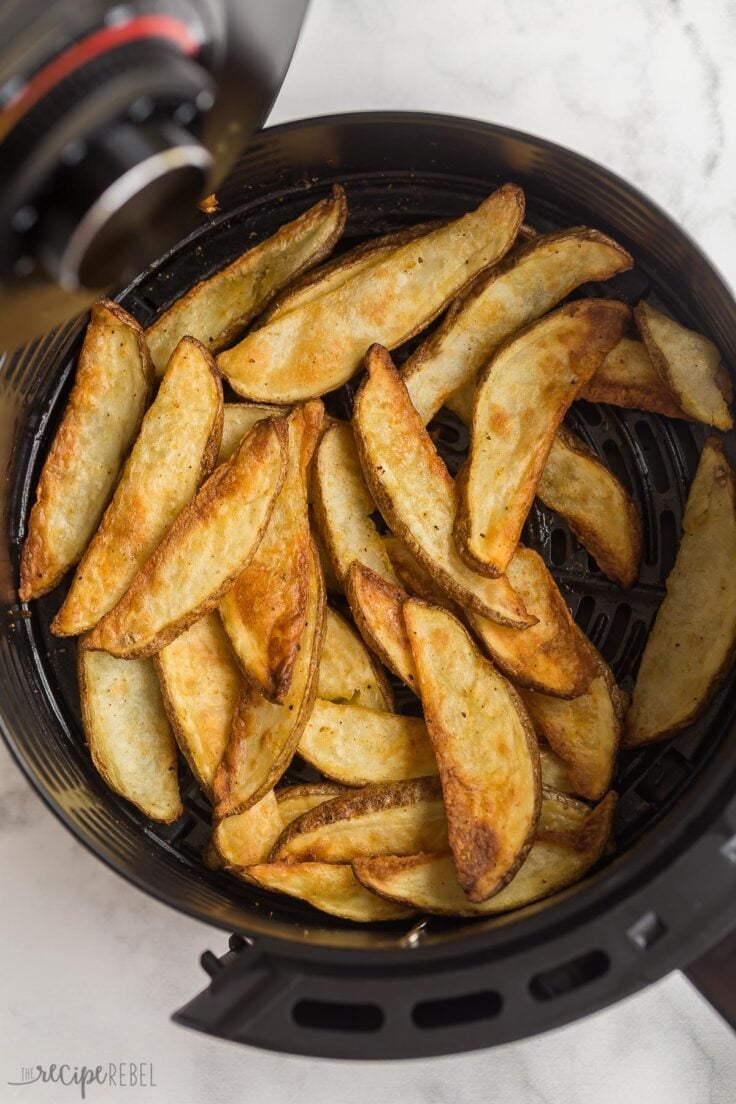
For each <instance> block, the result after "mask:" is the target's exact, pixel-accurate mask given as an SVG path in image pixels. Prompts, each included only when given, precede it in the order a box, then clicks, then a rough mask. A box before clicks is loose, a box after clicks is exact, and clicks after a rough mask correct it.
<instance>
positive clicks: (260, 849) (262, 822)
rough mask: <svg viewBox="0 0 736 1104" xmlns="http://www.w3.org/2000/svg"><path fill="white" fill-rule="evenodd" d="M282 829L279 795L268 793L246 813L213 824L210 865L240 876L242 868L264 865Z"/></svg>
mask: <svg viewBox="0 0 736 1104" xmlns="http://www.w3.org/2000/svg"><path fill="white" fill-rule="evenodd" d="M283 830H284V822H283V820H282V819H281V810H280V808H279V804H278V802H277V800H276V795H275V794H274V792H273V790H269V791H268V793H266V794H264V795H263V797H262V798H261V800H260V801H258V802H256V804H255V805H251V807H250V809H246V810H245V812H244V813H238V814H237V816H230V817H225V819H224V820H220V821H218V822H217V823H216V824H215V825H214V827H213V829H212V838H211V840H210V848H209V852H208V856H207V861H208V864H209V865H210V866H223V867H225V869H226V870H230V871H232V872H233V873H239V868H240V867H242V866H250V865H251V864H252V863H261V862H265V861H266V859H267V858H268V855H269V852H270V851H271V848H272V847H273V845H274V843H275V842H276V840H277V839H278V838H279V836H280V835H281V833H282V832H283Z"/></svg>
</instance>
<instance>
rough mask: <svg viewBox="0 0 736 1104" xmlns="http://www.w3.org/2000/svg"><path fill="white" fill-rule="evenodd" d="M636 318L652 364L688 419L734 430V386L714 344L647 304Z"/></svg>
mask: <svg viewBox="0 0 736 1104" xmlns="http://www.w3.org/2000/svg"><path fill="white" fill-rule="evenodd" d="M634 316H635V318H636V324H637V326H638V327H639V332H640V333H641V336H642V338H643V340H644V344H645V345H646V349H647V352H648V353H649V356H650V358H651V361H652V364H653V365H654V367H655V369H656V370H657V372H658V373H659V375H660V377H661V378H662V379H663V380H664V382H665V383H666V384H667V385H668V386H669V387H670V389H671V391H672V392H673V394H674V396H675V398H676V400H677V402H678V403H679V405H680V406H681V407H682V409H683V411H684V412H685V414H686V416H687V417H689V418H694V419H696V420H697V421H699V422H705V423H706V424H707V425H712V426H715V427H716V429H722V430H723V431H724V432H725V431H726V430H729V429H732V428H733V418H732V417H731V412H730V410H729V408H728V402H727V399H728V400H729V401H730V399H731V388H730V383H728V382H727V380H728V376H727V373H726V372H725V371H724V369H723V368H722V366H721V354H720V353H719V352H718V349H717V348H716V346H715V345H714V344H713V342H712V341H709V340H708V338H707V337H704V336H703V335H702V334H699V333H695V332H694V331H693V330H688V329H686V328H685V327H684V326H681V325H680V323H679V322H674V321H673V320H672V319H671V318H668V317H667V315H666V314H662V313H661V311H658V310H656V309H655V308H654V307H653V306H651V304H649V303H647V302H644V301H642V302H641V303H639V305H638V306H637V308H636V311H635V312H634ZM724 392H725V394H724Z"/></svg>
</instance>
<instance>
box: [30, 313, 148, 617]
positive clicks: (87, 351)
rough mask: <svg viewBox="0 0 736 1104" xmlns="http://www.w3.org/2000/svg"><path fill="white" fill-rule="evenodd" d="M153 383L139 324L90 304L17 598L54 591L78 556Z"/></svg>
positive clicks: (107, 495) (114, 479)
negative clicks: (80, 347)
mask: <svg viewBox="0 0 736 1104" xmlns="http://www.w3.org/2000/svg"><path fill="white" fill-rule="evenodd" d="M150 387H151V365H150V361H149V359H148V352H147V350H146V345H145V342H144V340H143V335H142V332H141V328H140V326H139V325H138V323H137V322H136V321H135V319H133V318H131V317H130V315H129V314H128V313H127V312H126V311H124V310H123V308H122V307H120V306H118V304H117V303H112V302H110V301H108V300H101V301H100V302H99V303H95V305H94V306H93V307H92V310H91V314H90V321H89V325H88V326H87V332H86V334H85V337H84V344H83V346H82V352H81V354H80V357H79V364H78V365H77V373H76V376H75V379H74V386H73V387H72V391H71V394H70V395H69V399H68V401H67V404H66V408H65V410H64V415H63V418H62V420H61V425H60V426H59V428H58V430H57V432H56V436H55V437H54V440H53V442H52V445H51V448H50V449H49V453H48V456H47V457H46V460H45V462H44V465H43V470H42V471H41V476H40V479H39V481H38V486H37V487H36V501H35V504H34V506H33V509H32V510H31V515H30V518H29V520H28V531H27V533H26V539H25V542H24V544H23V555H22V557H21V563H20V587H19V590H18V593H19V596H20V599H21V601H22V602H30V601H31V599H32V598H40V597H41V595H42V594H46V593H47V592H48V591H49V590H53V588H54V587H55V586H56V585H57V583H59V582H60V581H61V578H62V576H63V575H64V574H65V573H66V572H67V571H68V570H69V568H70V567H73V566H74V564H76V563H78V561H79V560H80V559H81V557H82V553H83V552H84V550H85V548H86V547H87V543H88V541H89V539H90V537H91V536H92V534H93V533H94V531H95V529H96V528H97V526H98V524H99V521H100V518H101V517H102V512H103V510H104V509H105V507H106V506H107V503H108V501H109V499H110V496H111V494H112V492H113V488H114V486H115V483H116V482H117V478H118V473H119V471H120V468H121V467H122V464H123V461H124V459H125V457H126V455H127V453H128V450H129V448H130V446H131V444H132V442H133V440H134V439H135V435H136V433H137V432H138V427H139V426H140V424H141V420H142V418H143V414H144V412H145V409H146V404H147V402H148V395H149V392H150Z"/></svg>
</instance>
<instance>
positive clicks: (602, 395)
mask: <svg viewBox="0 0 736 1104" xmlns="http://www.w3.org/2000/svg"><path fill="white" fill-rule="evenodd" d="M578 397H579V398H581V399H587V400H588V402H600V403H610V405H611V406H623V407H627V408H628V409H630V410H650V411H651V412H652V413H653V414H664V416H665V417H667V418H686V417H687V415H686V414H685V412H684V410H683V409H682V408H681V407H680V405H679V403H678V402H677V400H676V398H675V396H674V395H673V394H672V392H671V391H670V389H669V387H668V386H667V385H666V384H665V382H664V380H662V379H661V378H660V376H659V373H658V372H657V370H656V369H655V367H654V365H653V364H652V362H651V360H650V359H649V354H648V353H647V351H646V349H645V348H644V343H643V342H642V341H637V340H636V339H635V338H633V337H622V338H621V340H620V341H619V343H618V344H617V345H614V347H613V348H612V349H611V351H610V353H609V354H608V356H607V357H606V359H605V360H604V361H603V363H602V364H601V366H600V368H599V369H598V371H597V372H596V373H595V375H594V376H593V377H592V379H590V380H588V382H587V383H586V385H585V387H583V388H581V390H580V394H579V396H578Z"/></svg>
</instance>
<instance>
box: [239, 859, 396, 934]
mask: <svg viewBox="0 0 736 1104" xmlns="http://www.w3.org/2000/svg"><path fill="white" fill-rule="evenodd" d="M239 873H240V875H241V877H243V878H245V880H246V881H248V882H252V883H253V885H257V886H259V887H260V888H261V889H267V890H270V891H271V892H272V893H285V894H286V895H287V896H289V897H296V898H298V899H299V900H301V901H306V902H307V903H308V904H310V905H312V907H313V908H317V909H319V910H320V912H327V913H329V914H330V915H331V916H339V917H341V919H343V920H352V921H354V922H356V923H359V924H360V923H362V924H372V923H375V922H378V921H381V920H403V919H404V918H405V917H409V916H411V915H412V910H411V909H407V908H404V906H402V905H395V904H394V903H393V902H392V901H386V900H384V899H383V898H381V897H377V896H376V895H375V894H374V893H370V892H369V891H368V890H367V889H364V888H363V886H362V885H360V883H359V882H357V881H356V879H355V875H354V874H353V871H352V869H351V867H350V864H349V863H325V862H305V863H285V862H284V863H262V864H258V865H256V866H249V867H247V868H246V869H244V870H241V871H239Z"/></svg>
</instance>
